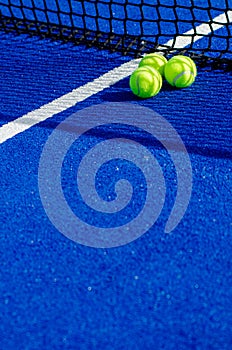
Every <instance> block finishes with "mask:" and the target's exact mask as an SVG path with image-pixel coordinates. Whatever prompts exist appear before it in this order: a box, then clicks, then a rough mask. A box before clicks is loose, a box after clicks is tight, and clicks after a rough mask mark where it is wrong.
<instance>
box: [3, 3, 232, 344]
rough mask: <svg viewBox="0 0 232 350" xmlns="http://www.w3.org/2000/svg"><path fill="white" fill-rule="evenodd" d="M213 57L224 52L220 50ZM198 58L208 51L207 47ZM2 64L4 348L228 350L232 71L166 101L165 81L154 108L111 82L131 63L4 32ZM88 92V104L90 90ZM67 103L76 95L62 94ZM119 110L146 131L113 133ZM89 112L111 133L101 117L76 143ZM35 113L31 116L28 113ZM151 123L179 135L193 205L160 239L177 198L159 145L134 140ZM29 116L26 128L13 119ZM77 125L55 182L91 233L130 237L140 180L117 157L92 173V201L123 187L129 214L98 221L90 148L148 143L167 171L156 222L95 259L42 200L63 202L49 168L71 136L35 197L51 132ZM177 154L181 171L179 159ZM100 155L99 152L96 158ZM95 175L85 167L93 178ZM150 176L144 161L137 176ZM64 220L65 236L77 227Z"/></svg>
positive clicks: (173, 169) (231, 339) (204, 78)
mask: <svg viewBox="0 0 232 350" xmlns="http://www.w3.org/2000/svg"><path fill="white" fill-rule="evenodd" d="M199 2H200V1H199ZM215 15H218V14H215ZM203 20H204V19H203ZM188 29H189V28H186V29H184V30H188ZM219 31H221V32H223V31H225V28H221V29H219ZM219 31H218V32H219ZM202 40H205V39H202ZM217 44H218V47H220V45H222V42H221V41H220V39H218V43H217ZM197 45H199V48H200V47H201V45H203V43H202V42H201V40H199V41H198V43H197ZM0 52H1V62H0V76H1V87H0V101H1V105H0V106H1V110H0V125H1V127H0V139H1V145H0V147H1V151H0V155H1V166H0V178H1V196H0V202H1V212H0V219H1V235H0V254H1V269H0V319H1V322H0V339H1V340H0V349H1V350H11V349H15V350H18V349H20V350H21V349H23V350H26V349H27V350H37V349H49V350H50V349H64V350H65V349H80V350H82V349H83V350H86V349H99V350H100V349H104V350H108V349H109V350H111V349H115V350H119V349H127V350H132V349H136V350H140V349H143V350H159V349H165V350H166V349H167V350H172V349H173V350H174V349H175V350H182V349H183V350H185V349H186V350H187V349H195V350H205V349H213V350H219V349H220V350H230V349H231V346H232V329H231V324H232V119H231V110H232V74H231V71H229V70H228V71H225V70H223V69H212V67H202V68H201V67H200V66H199V67H198V75H197V78H196V81H195V83H194V84H193V85H192V86H191V87H189V88H187V89H174V88H172V87H170V86H169V85H168V84H167V83H165V82H164V84H163V88H162V90H161V92H160V93H159V94H158V95H157V96H155V97H154V98H151V99H146V100H141V99H138V98H136V97H135V96H134V95H133V94H132V93H131V91H130V88H129V77H128V76H127V75H126V74H125V76H124V78H122V79H120V78H119V77H118V79H117V77H116V78H114V77H113V76H114V72H116V75H117V72H118V71H117V68H118V67H120V66H121V65H125V67H127V64H128V65H130V62H132V61H131V57H127V56H121V55H120V54H119V53H109V52H108V51H104V50H98V49H97V48H86V47H85V46H81V45H80V46H73V45H71V44H68V43H67V44H61V43H59V42H53V41H50V40H49V39H40V38H37V37H33V38H31V37H29V36H27V35H19V36H15V35H14V34H10V33H4V32H0ZM114 69H116V71H115V70H114ZM107 72H112V74H111V73H110V74H109V76H107V78H106V80H107V79H108V80H109V84H108V86H107V84H106V86H105V88H102V89H101V88H99V86H101V80H99V79H101V77H104V76H105V74H106V73H107ZM94 79H95V83H96V86H97V88H96V89H97V90H96V91H94V90H91V89H92V88H93V86H95V85H91V83H92V82H93V80H94ZM114 79H115V80H114ZM87 83H90V85H87V86H86V84H87ZM104 83H105V80H104V82H102V86H104ZM81 87H84V88H82V90H81ZM78 88H80V89H79V90H78ZM76 89H77V90H76ZM83 89H84V90H83ZM71 91H77V94H76V95H75V94H74V95H70V92H71ZM64 96H67V98H66V100H65V98H64ZM74 96H75V98H74ZM83 96H86V98H84V97H83ZM51 102H53V104H52V105H50V103H51ZM118 103H119V109H120V111H119V114H120V115H121V116H122V115H125V116H126V115H127V114H128V111H130V110H131V108H132V109H133V110H134V111H138V114H137V115H136V113H134V115H132V117H133V118H132V119H131V120H133V122H134V123H137V124H138V125H140V126H141V127H139V128H137V127H135V126H133V125H130V124H129V125H127V126H125V125H121V124H120V123H118V119H117V118H118V116H117V113H116V114H115V106H116V105H117V104H118ZM122 105H123V108H125V111H124V110H123V111H122V107H121V106H122ZM42 106H46V107H45V109H44V110H43V113H44V114H43V117H41V119H38V122H34V120H35V119H33V118H37V117H38V118H40V113H41V107H42ZM49 106H50V107H49ZM63 106H66V107H67V108H66V107H63ZM94 106H95V107H94ZM99 106H100V107H99ZM105 106H107V107H105ZM127 107H128V110H127ZM59 108H60V109H59ZM88 108H90V109H89V110H88ZM91 108H96V109H97V108H100V111H101V108H102V111H106V115H104V113H103V112H102V113H98V114H96V115H95V117H96V116H97V117H99V120H97V121H96V123H97V122H99V123H100V124H101V120H103V119H104V118H106V120H107V113H109V120H112V114H113V113H114V114H113V117H115V123H113V122H111V123H110V122H109V125H106V124H107V123H104V126H103V127H102V128H101V127H96V128H93V129H92V131H90V132H82V128H83V130H85V129H86V128H88V127H89V125H90V120H89V119H88V113H89V114H91V113H90V112H88V111H90V110H92V109H91ZM104 108H105V109H104ZM141 108H142V109H141ZM143 108H144V109H143ZM53 109H54V110H53ZM33 111H36V112H35V115H33V114H30V113H31V112H33ZM142 111H144V114H143V113H142ZM149 111H151V112H149ZM111 112H112V113H111ZM28 113H29V114H28ZM75 113H76V114H75ZM146 113H148V114H146ZM149 113H156V114H158V115H159V116H162V118H164V119H165V120H166V121H167V122H168V123H169V124H168V125H171V127H172V128H173V129H174V130H175V131H176V132H177V133H178V135H179V136H180V138H181V139H182V141H183V144H184V145H185V147H186V150H187V152H188V156H189V159H190V162H191V168H192V181H191V184H192V190H191V188H190V187H191V185H190V187H188V188H187V187H186V188H185V189H184V191H185V192H186V193H188V191H190V190H191V191H190V192H191V197H190V200H189V204H188V205H187V207H186V208H182V209H186V212H185V214H184V216H183V218H182V220H181V221H180V222H179V224H178V225H177V226H176V227H175V228H174V229H173V231H172V232H171V233H165V227H166V223H167V221H168V218H169V217H170V213H171V211H172V208H173V206H174V203H175V200H176V195H177V192H178V186H179V185H180V184H179V181H178V176H177V166H176V165H175V164H173V161H172V158H171V156H170V154H169V152H168V151H167V150H166V149H165V148H164V147H163V145H162V144H161V143H160V142H159V140H158V141H157V140H155V139H154V138H153V137H152V135H150V134H149V133H147V132H145V131H144V130H142V125H144V124H146V123H147V127H150V124H149V123H150V121H149V119H148V115H149ZM27 114H28V115H29V117H28V119H25V118H24V119H23V118H21V117H22V116H26V115H27ZM74 114H75V115H77V116H80V117H81V118H82V119H81V123H80V125H78V132H80V133H81V134H82V135H81V138H80V140H79V141H78V140H77V142H76V141H75V142H74V143H73V144H72V146H71V148H70V149H69V151H68V152H67V154H66V156H65V158H64V160H63V163H62V170H61V172H60V176H61V178H60V182H61V188H62V190H63V192H64V197H65V200H66V201H67V203H68V204H69V206H70V208H71V209H72V212H73V213H75V215H76V216H78V217H79V218H80V219H81V220H82V221H83V222H86V223H89V225H92V227H98V228H106V227H108V228H113V227H120V226H123V225H127V224H128V222H129V221H131V220H132V221H133V220H134V219H135V217H136V216H137V215H138V214H139V212H140V211H141V210H143V207H144V206H145V202H146V200H147V198H148V197H146V193H147V191H148V187H149V186H148V184H146V181H145V180H146V179H145V175H144V174H143V171H142V170H143V169H142V170H141V169H139V168H138V167H137V166H136V165H135V164H133V162H132V161H129V160H123V159H121V157H118V158H117V157H116V158H115V157H114V159H112V160H110V161H108V162H106V163H105V164H102V165H101V167H100V168H99V171H97V173H96V178H95V186H96V191H97V193H98V195H99V197H100V198H101V199H102V201H104V202H106V203H108V205H109V206H110V203H111V202H112V201H113V200H115V198H116V196H117V195H116V188H115V187H116V184H117V182H118V181H119V180H122V179H126V180H127V187H126V189H127V190H128V191H129V189H131V191H132V197H131V201H130V202H129V203H128V204H127V205H126V208H121V209H120V210H119V211H118V213H117V212H116V213H110V212H108V213H104V212H103V211H101V210H99V211H97V209H96V210H95V209H91V208H90V206H89V205H87V204H85V203H83V202H84V200H83V198H82V197H81V194H80V192H79V190H78V186H77V182H78V181H77V167H78V166H77V165H78V164H80V162H81V158H82V157H84V156H85V155H86V154H87V153H88V152H89V151H90V150H91V148H92V147H95V146H96V145H97V144H101V143H104V142H103V141H105V140H108V141H109V140H110V139H113V138H117V139H120V138H123V140H125V139H130V140H132V141H133V142H134V143H140V144H142V146H143V148H144V149H145V150H147V151H148V152H149V153H150V154H151V155H152V156H153V157H154V158H156V160H157V162H158V164H159V165H160V168H161V169H162V172H163V176H164V179H165V186H166V193H165V198H164V203H163V208H162V210H160V215H159V216H158V218H157V220H156V222H154V224H150V225H149V227H148V229H147V230H146V229H144V234H141V235H140V237H138V238H137V239H134V240H131V242H128V244H124V245H119V246H115V247H109V246H108V247H103V248H99V247H94V244H92V246H91V244H89V245H88V244H80V243H78V242H77V241H75V240H71V239H69V238H68V237H67V236H66V235H65V234H62V233H61V232H60V230H59V229H58V228H57V227H56V225H54V224H53V223H52V220H51V218H49V215H48V213H49V208H46V205H45V204H44V203H45V202H46V201H47V202H46V203H48V206H49V205H50V206H52V207H53V206H54V207H55V208H57V213H53V214H54V215H56V217H59V216H60V218H62V215H63V212H62V208H61V207H59V203H55V202H56V200H54V202H52V201H50V202H49V200H50V199H49V198H50V197H52V198H53V197H54V198H58V197H56V196H58V194H57V193H54V192H53V185H54V183H53V179H54V182H56V178H55V175H54V173H53V171H54V172H55V170H54V169H55V165H54V164H56V162H57V159H58V158H59V157H60V154H62V152H63V151H64V149H65V147H66V146H67V145H68V139H66V137H67V135H68V136H69V135H73V134H75V132H74V131H73V129H71V131H70V129H69V130H67V129H66V130H65V128H64V129H63V130H62V129H60V133H58V136H59V137H60V138H58V143H57V142H56V143H55V142H54V149H51V153H52V156H51V158H50V159H49V162H50V163H49V164H50V166H51V168H49V167H48V168H46V169H45V170H46V171H47V172H46V174H47V176H48V177H49V181H50V182H49V181H48V182H47V187H46V186H45V187H46V188H43V189H42V192H43V195H44V192H46V191H47V193H48V194H47V197H46V198H43V199H42V198H41V193H42V192H41V188H39V186H40V184H41V183H39V181H40V178H41V173H40V169H41V168H40V165H41V157H42V155H43V154H44V150H45V148H46V145H48V140H51V138H50V137H51V135H54V131H55V130H57V128H59V126H60V125H64V126H65V127H70V124H68V123H67V121H68V120H70V119H68V118H70V116H73V115H74ZM45 115H46V116H47V117H44V116H45ZM20 118H21V119H20ZM102 118H103V119H102ZM130 118H131V115H130ZM104 120H105V119H104ZM61 123H63V124H61ZM65 123H66V124H65ZM131 124H132V123H131ZM148 124H149V125H148ZM12 130H13V131H12ZM17 130H18V131H17ZM123 142H124V141H123ZM66 143H67V144H66ZM124 143H125V142H124ZM132 144H133V143H132ZM120 145H121V144H120V143H119V149H121V148H120V147H121V146H120ZM172 146H173V149H174V151H175V152H176V154H177V156H179V157H180V159H182V158H181V157H182V153H181V152H182V151H181V150H178V149H177V150H175V145H172ZM171 148H172V147H171ZM107 156H108V154H107V151H105V152H104V153H103V154H102V159H105V158H107ZM129 156H130V154H129V155H128V157H129ZM182 160H183V159H182ZM182 160H180V165H182V163H181V162H182ZM88 164H89V163H88ZM94 164H95V163H94V162H93V164H92V165H88V166H87V167H86V166H85V168H84V170H85V172H86V174H87V175H88V174H90V173H91V172H92V171H93V167H94ZM152 164H153V163H152ZM152 171H153V170H152V167H151V163H150V162H148V164H147V169H144V172H146V173H148V175H149V174H152ZM182 172H183V173H184V172H185V168H184V167H183V168H182ZM86 174H85V175H86ZM85 175H84V176H85ZM182 175H183V176H184V174H182ZM86 179H87V178H86ZM86 181H87V180H86ZM156 181H157V183H158V179H154V182H156ZM128 182H129V183H130V184H131V187H128ZM121 183H122V182H121ZM124 184H125V183H124ZM43 190H44V191H43ZM85 190H86V188H85ZM125 192H126V191H125ZM125 196H126V195H125ZM122 197H123V198H124V195H122ZM86 198H87V199H88V200H91V198H88V195H87V197H86ZM158 201H159V198H157V202H158ZM106 207H107V206H106ZM155 208H156V204H154V210H155ZM150 209H151V212H152V211H153V209H152V208H150ZM59 210H60V212H59ZM50 213H51V211H50ZM66 219H67V222H66V223H65V219H64V220H63V218H62V220H63V221H64V222H63V223H62V224H63V225H64V226H65V225H66V226H65V227H66V228H67V229H70V227H71V228H72V223H70V225H69V223H68V221H69V217H68V216H67V218H66ZM146 220H148V221H149V217H148V216H147V217H146V216H145V217H144V222H140V223H139V224H138V225H137V226H136V225H134V227H133V229H131V228H129V230H128V234H129V235H130V236H133V235H134V236H136V232H139V231H140V230H141V227H142V225H143V226H144V227H146V225H148V223H147V221H146ZM60 221H61V220H60ZM134 222H136V221H134ZM93 232H95V231H94V230H93ZM88 233H89V232H88ZM90 233H91V230H90ZM86 234H87V229H86ZM93 234H94V233H93ZM123 234H124V235H126V234H127V232H125V231H124V232H123ZM93 240H94V239H93Z"/></svg>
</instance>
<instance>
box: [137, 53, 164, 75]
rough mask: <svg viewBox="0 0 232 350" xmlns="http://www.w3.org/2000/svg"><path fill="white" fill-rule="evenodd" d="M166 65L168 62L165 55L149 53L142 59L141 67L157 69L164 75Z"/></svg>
mask: <svg viewBox="0 0 232 350" xmlns="http://www.w3.org/2000/svg"><path fill="white" fill-rule="evenodd" d="M166 63H167V60H166V58H165V57H164V56H163V55H159V54H158V53H149V54H148V55H146V56H144V57H143V58H142V59H141V61H140V63H139V67H144V66H150V67H152V68H155V69H157V70H158V71H159V72H160V74H161V75H163V74H164V66H165V64H166Z"/></svg>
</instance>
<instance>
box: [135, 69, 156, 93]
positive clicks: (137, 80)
mask: <svg viewBox="0 0 232 350" xmlns="http://www.w3.org/2000/svg"><path fill="white" fill-rule="evenodd" d="M148 72H149V73H150V76H151V77H152V80H153V81H152V84H154V83H155V80H154V75H153V73H152V72H151V71H150V69H149V70H148ZM142 73H143V72H142V71H141V72H140V73H139V74H138V75H137V77H136V80H135V82H136V87H137V90H138V96H140V84H139V79H140V76H141V74H142Z"/></svg>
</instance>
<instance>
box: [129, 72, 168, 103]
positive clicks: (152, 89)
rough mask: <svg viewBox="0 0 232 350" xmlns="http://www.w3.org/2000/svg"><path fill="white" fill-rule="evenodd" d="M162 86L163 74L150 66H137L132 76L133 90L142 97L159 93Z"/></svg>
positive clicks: (131, 84)
mask: <svg viewBox="0 0 232 350" xmlns="http://www.w3.org/2000/svg"><path fill="white" fill-rule="evenodd" d="M161 87H162V77H161V74H160V73H159V72H158V71H157V70H156V69H154V68H152V67H150V66H144V67H139V68H137V69H136V70H135V71H134V72H133V73H132V75H131V77H130V88H131V91H132V92H133V93H134V94H135V95H136V96H138V97H141V98H149V97H153V96H155V95H157V94H158V92H159V91H160V89H161Z"/></svg>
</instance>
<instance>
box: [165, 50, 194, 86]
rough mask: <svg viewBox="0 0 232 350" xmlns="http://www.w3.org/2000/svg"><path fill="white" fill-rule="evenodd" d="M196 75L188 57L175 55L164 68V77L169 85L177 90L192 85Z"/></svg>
mask: <svg viewBox="0 0 232 350" xmlns="http://www.w3.org/2000/svg"><path fill="white" fill-rule="evenodd" d="M196 75H197V68H196V65H195V63H194V62H193V60H192V59H191V58H190V57H187V56H182V55H177V56H174V57H172V58H171V59H170V60H169V61H168V63H167V64H166V65H165V67H164V76H165V79H166V80H167V81H168V83H169V84H171V85H172V86H176V87H178V88H184V87H188V86H190V85H192V83H193V82H194V81H195V78H196Z"/></svg>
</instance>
